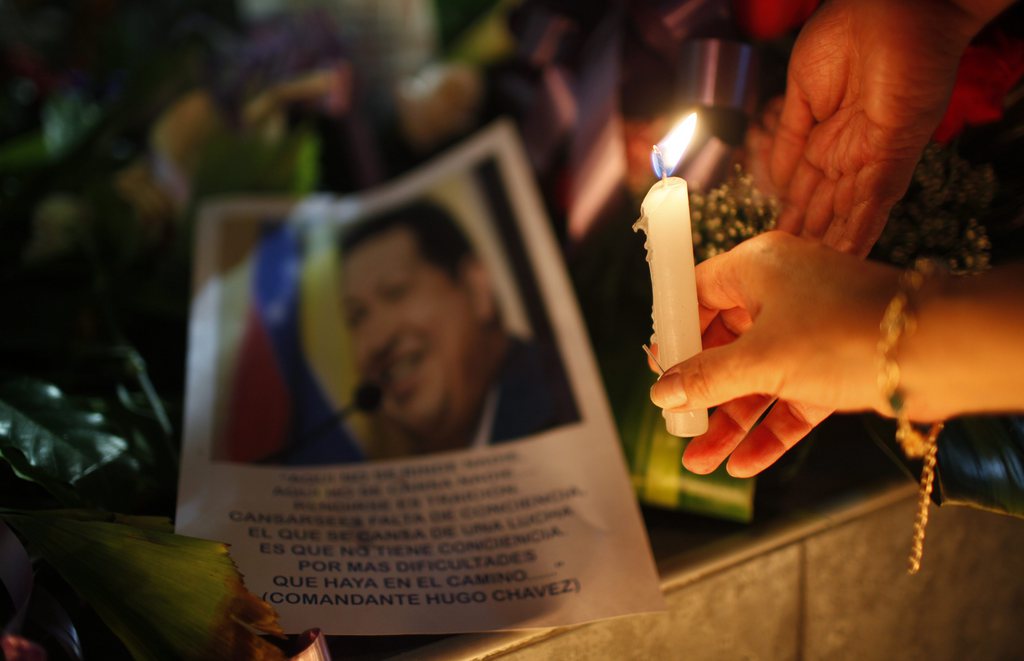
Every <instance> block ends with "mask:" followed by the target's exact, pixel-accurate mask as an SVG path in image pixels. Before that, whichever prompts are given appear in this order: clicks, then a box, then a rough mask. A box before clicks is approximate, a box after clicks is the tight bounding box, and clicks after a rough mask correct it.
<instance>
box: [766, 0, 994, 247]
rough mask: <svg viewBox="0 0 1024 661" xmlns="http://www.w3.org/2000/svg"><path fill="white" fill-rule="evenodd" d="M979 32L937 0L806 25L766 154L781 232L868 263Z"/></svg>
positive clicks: (842, 11) (888, 3)
mask: <svg viewBox="0 0 1024 661" xmlns="http://www.w3.org/2000/svg"><path fill="white" fill-rule="evenodd" d="M976 29H977V26H976V22H972V21H971V20H969V17H967V16H966V15H965V13H964V11H963V10H962V9H959V8H958V7H956V6H955V5H954V4H952V3H951V2H943V1H941V0H939V1H936V0H906V1H902V2H893V1H892V0H833V1H832V2H828V3H825V4H824V5H823V6H822V7H821V8H820V9H819V10H818V11H817V12H816V13H815V14H814V16H812V17H811V19H810V20H809V21H808V22H807V23H806V24H805V26H804V28H803V29H802V30H801V32H800V35H799V36H798V37H797V40H796V43H795V44H794V47H793V51H792V55H791V57H790V62H789V70H788V74H787V83H786V96H785V102H784V104H783V107H782V113H781V115H780V117H779V121H778V125H777V127H776V128H775V135H774V140H773V144H772V148H771V156H770V169H771V178H772V181H773V184H774V186H775V188H776V189H777V190H778V191H779V192H780V193H781V195H782V200H783V210H782V213H781V215H780V216H779V222H778V228H779V229H781V230H784V231H787V232H790V233H792V234H797V235H803V236H807V237H811V238H816V239H821V240H823V241H824V243H825V244H827V245H830V246H833V247H835V248H837V249H839V250H842V251H844V252H849V253H853V254H858V255H862V256H863V255H866V254H867V253H868V251H869V250H870V249H871V246H872V245H873V244H874V242H875V241H876V240H877V238H878V236H879V234H880V233H881V231H882V228H883V226H884V225H885V221H886V218H887V216H888V213H889V210H890V209H891V208H892V205H893V204H894V203H895V202H896V201H897V200H899V198H900V197H901V196H902V195H903V194H904V193H905V192H906V189H907V186H908V184H909V183H910V178H911V175H912V174H913V170H914V166H915V165H916V163H917V160H918V158H919V157H920V155H921V151H922V150H923V148H924V147H925V145H926V144H927V142H928V140H929V138H930V137H931V135H932V133H933V131H934V130H935V128H936V126H937V125H938V123H939V121H940V119H941V118H942V115H943V113H944V111H945V108H946V104H947V102H948V99H949V94H950V92H951V90H952V86H953V82H954V80H955V77H956V69H957V65H958V63H959V58H960V55H961V54H962V53H963V50H964V48H966V45H967V43H968V41H969V39H970V36H971V34H973V31H974V30H976Z"/></svg>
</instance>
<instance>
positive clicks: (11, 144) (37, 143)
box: [0, 132, 50, 174]
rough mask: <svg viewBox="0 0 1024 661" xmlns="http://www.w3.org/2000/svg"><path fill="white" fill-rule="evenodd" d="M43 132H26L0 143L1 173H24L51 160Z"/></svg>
mask: <svg viewBox="0 0 1024 661" xmlns="http://www.w3.org/2000/svg"><path fill="white" fill-rule="evenodd" d="M49 156H50V155H49V152H47V151H46V143H45V141H44V140H43V134H42V132H37V133H26V134H24V135H19V136H17V137H14V138H11V139H10V140H8V141H7V142H5V143H3V144H2V145H0V173H5V174H6V173H24V172H26V171H28V170H32V169H34V168H37V167H40V166H42V165H45V164H46V163H47V161H48V160H49Z"/></svg>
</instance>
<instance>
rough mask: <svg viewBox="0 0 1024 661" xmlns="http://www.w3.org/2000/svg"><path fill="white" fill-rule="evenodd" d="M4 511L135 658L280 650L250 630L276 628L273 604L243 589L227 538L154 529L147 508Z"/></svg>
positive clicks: (260, 654) (0, 513)
mask: <svg viewBox="0 0 1024 661" xmlns="http://www.w3.org/2000/svg"><path fill="white" fill-rule="evenodd" d="M0 517H2V518H4V519H5V520H6V521H7V522H8V523H9V524H10V525H11V526H12V527H13V528H14V529H15V530H16V531H17V532H18V534H19V535H20V536H21V538H22V539H23V541H24V542H25V544H26V546H27V547H28V548H29V550H30V551H31V552H32V553H33V554H35V555H37V556H38V557H40V558H42V559H43V560H45V561H46V562H47V563H49V564H50V565H52V566H53V568H54V569H55V570H56V571H57V572H58V573H59V574H60V575H61V577H62V578H63V579H64V580H65V581H67V582H68V584H69V585H71V586H72V587H73V588H74V589H75V590H76V591H77V592H78V593H79V595H81V597H82V598H83V599H84V600H85V601H87V602H88V603H89V605H90V606H91V607H92V608H93V609H94V610H95V611H96V613H97V614H98V615H99V616H100V617H101V618H102V619H103V621H104V622H105V623H106V624H107V626H109V627H110V629H111V630H112V631H113V632H114V633H115V634H117V636H118V637H119V638H120V639H121V640H122V641H123V642H124V644H125V646H126V647H127V648H128V650H129V651H130V652H131V654H132V656H133V657H134V658H136V659H283V658H284V656H283V654H282V653H281V651H280V650H279V649H278V648H277V647H275V646H274V645H272V644H271V643H269V642H267V641H266V640H263V639H262V638H261V637H260V636H258V635H256V634H255V633H254V631H258V632H263V633H269V634H274V635H282V632H281V629H280V627H279V626H278V624H277V615H276V613H275V612H274V610H273V609H272V608H271V607H270V606H269V605H268V604H266V603H264V602H263V601H260V600H259V599H258V598H257V597H255V596H254V595H252V594H251V593H249V592H248V591H246V589H245V587H244V586H243V584H242V579H241V576H240V575H239V573H238V570H237V568H236V567H235V565H234V563H233V562H232V561H231V559H230V558H229V557H228V552H227V546H226V545H224V544H221V543H218V542H212V541H207V540H202V539H196V538H193V537H185V536H183V535H175V534H172V533H169V532H165V531H161V530H158V529H154V528H153V527H152V524H153V523H154V521H153V520H152V519H151V518H150V517H145V518H142V519H141V522H142V523H145V524H148V525H147V526H146V527H139V526H133V525H126V524H123V523H116V522H114V520H115V519H114V517H113V516H109V517H102V516H101V515H97V514H95V513H90V512H77V513H76V512H32V513H30V512H15V511H11V510H0ZM102 518H107V519H109V520H98V519H102ZM130 520H131V519H130ZM134 520H136V521H139V520H140V519H134ZM164 525H167V524H166V523H165V524H164Z"/></svg>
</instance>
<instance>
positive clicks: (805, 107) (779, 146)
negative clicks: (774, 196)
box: [769, 77, 814, 191]
mask: <svg viewBox="0 0 1024 661" xmlns="http://www.w3.org/2000/svg"><path fill="white" fill-rule="evenodd" d="M813 126H814V116H813V115H812V114H811V106H810V104H808V102H807V99H806V97H804V95H803V92H801V91H800V87H799V85H797V84H796V83H795V82H794V81H793V78H792V77H790V78H789V79H788V80H787V81H786V98H785V100H784V101H783V103H782V113H781V114H780V115H779V121H778V125H777V126H776V128H775V139H774V141H773V142H772V155H771V160H770V166H769V167H770V172H771V177H772V183H773V184H775V187H776V188H777V189H778V190H780V191H786V190H787V189H788V188H789V184H790V180H791V179H792V178H793V174H794V172H795V171H796V169H797V166H798V165H799V164H800V161H801V160H802V159H803V155H804V149H805V147H806V145H807V137H808V136H809V135H810V133H811V128H812V127H813Z"/></svg>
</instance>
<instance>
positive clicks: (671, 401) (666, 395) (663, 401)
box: [651, 372, 686, 409]
mask: <svg viewBox="0 0 1024 661" xmlns="http://www.w3.org/2000/svg"><path fill="white" fill-rule="evenodd" d="M651 401H652V402H654V403H655V404H657V405H658V406H660V407H661V408H663V409H674V408H677V407H680V406H683V405H684V404H686V391H685V390H683V377H682V376H680V375H679V373H678V372H665V373H664V374H662V375H661V378H660V379H658V380H657V381H655V382H654V385H653V386H651Z"/></svg>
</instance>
